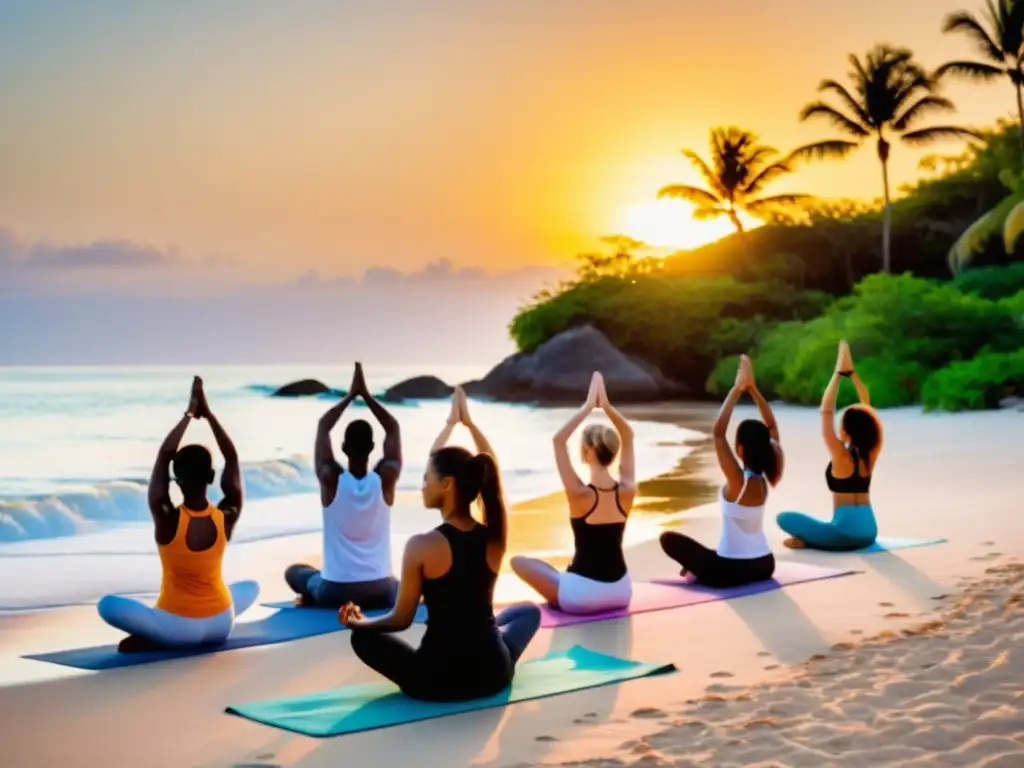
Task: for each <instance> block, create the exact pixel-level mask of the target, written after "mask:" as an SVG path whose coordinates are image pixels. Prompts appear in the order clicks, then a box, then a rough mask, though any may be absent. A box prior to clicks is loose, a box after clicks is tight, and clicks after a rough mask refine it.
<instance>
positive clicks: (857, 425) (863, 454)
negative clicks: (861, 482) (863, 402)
mask: <svg viewBox="0 0 1024 768" xmlns="http://www.w3.org/2000/svg"><path fill="white" fill-rule="evenodd" d="M842 425H843V431H844V432H845V433H846V435H847V437H849V438H850V448H851V450H850V453H851V454H853V459H854V461H855V463H856V466H855V467H854V472H855V473H857V474H859V473H860V467H861V466H863V467H864V469H866V470H867V471H868V472H871V469H872V468H871V454H872V453H874V451H875V449H876V448H877V447H878V445H879V443H880V442H881V441H882V427H881V425H880V424H879V423H878V418H877V417H876V416H875V415H874V413H872V412H871V411H869V410H868V409H867V408H865V407H863V406H858V405H851V406H850V407H849V408H847V409H846V410H845V411H843V418H842Z"/></svg>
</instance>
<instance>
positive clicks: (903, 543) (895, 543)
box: [856, 536, 946, 554]
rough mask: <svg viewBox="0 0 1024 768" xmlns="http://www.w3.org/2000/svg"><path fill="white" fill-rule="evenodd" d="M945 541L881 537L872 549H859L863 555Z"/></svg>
mask: <svg viewBox="0 0 1024 768" xmlns="http://www.w3.org/2000/svg"><path fill="white" fill-rule="evenodd" d="M945 542H946V540H945V539H900V538H897V537H895V536H880V537H879V538H878V539H876V540H875V543H874V544H872V545H871V546H870V547H864V549H858V550H856V551H857V552H859V553H861V554H869V553H871V552H889V551H891V550H893V549H911V548H912V547H930V546H931V545H932V544H944V543H945Z"/></svg>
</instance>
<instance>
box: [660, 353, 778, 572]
mask: <svg viewBox="0 0 1024 768" xmlns="http://www.w3.org/2000/svg"><path fill="white" fill-rule="evenodd" d="M744 392H749V393H750V396H751V397H752V398H753V400H754V402H755V403H756V404H757V410H758V412H759V413H760V415H761V421H758V420H756V419H748V420H746V421H742V422H740V424H739V426H738V427H737V429H736V453H735V454H734V453H733V450H732V448H731V447H730V445H729V440H728V438H727V437H726V430H727V429H728V427H729V419H730V418H731V417H732V411H733V408H734V407H735V406H736V403H737V402H738V401H739V399H740V397H741V396H742V395H743V393H744ZM712 435H713V436H714V440H715V453H716V454H717V455H718V464H719V466H721V468H722V472H723V474H724V475H725V485H724V486H723V487H722V491H721V496H720V498H721V502H722V534H721V538H720V539H719V542H718V548H717V550H710V549H708V548H707V547H704V546H702V545H701V544H699V543H698V542H696V541H694V540H693V539H691V538H690V537H689V536H685V535H683V534H681V533H676V532H675V531H666V532H665V533H663V534H661V548H662V549H663V550H664V551H665V554H667V555H668V556H669V557H671V558H672V559H673V560H675V561H676V562H677V563H679V565H680V566H682V572H681V573H682V575H683V577H684V578H685V579H686V580H687V581H688V582H691V583H693V582H696V583H699V584H704V585H706V586H709V587H719V588H725V587H739V586H742V585H744V584H751V583H753V582H757V581H767V580H768V579H770V578H771V577H772V574H774V573H775V557H774V555H772V551H771V548H770V547H769V546H768V539H767V538H766V537H765V535H764V528H763V523H764V506H765V501H766V500H767V498H768V487H769V486H772V487H774V486H775V485H777V484H778V482H779V480H780V479H781V477H782V461H783V455H782V448H781V446H780V444H779V428H778V426H776V424H775V417H774V415H773V414H772V409H771V406H769V405H768V401H767V400H765V399H764V397H763V396H762V395H761V393H760V391H758V389H757V384H756V383H755V381H754V372H753V367H752V366H751V364H750V359H749V358H748V357H747V356H746V355H743V356H742V357H740V364H739V370H738V371H737V372H736V383H735V384H734V385H733V388H732V389H731V390H730V391H729V395H728V396H727V397H726V398H725V402H724V403H722V409H721V410H720V411H719V412H718V418H717V419H716V420H715V424H714V427H713V429H712ZM737 459H739V461H737ZM741 462H742V467H741V466H740V463H741Z"/></svg>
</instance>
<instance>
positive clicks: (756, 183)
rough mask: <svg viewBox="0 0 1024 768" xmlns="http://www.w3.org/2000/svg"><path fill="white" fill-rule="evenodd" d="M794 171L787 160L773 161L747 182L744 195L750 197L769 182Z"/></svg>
mask: <svg viewBox="0 0 1024 768" xmlns="http://www.w3.org/2000/svg"><path fill="white" fill-rule="evenodd" d="M792 172H793V168H792V167H791V166H790V165H789V163H787V162H785V161H782V162H778V163H772V164H771V165H769V166H768V167H766V168H764V169H762V170H761V171H760V172H759V173H758V174H757V175H756V176H754V178H752V179H751V180H750V181H748V182H747V184H746V186H744V187H743V196H744V197H749V196H750V195H756V194H757V193H758V192H760V191H761V190H762V189H764V188H765V187H766V186H767V185H768V184H771V183H772V182H773V181H775V179H777V178H779V177H780V176H785V175H786V174H787V173H792Z"/></svg>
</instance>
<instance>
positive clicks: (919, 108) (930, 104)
mask: <svg viewBox="0 0 1024 768" xmlns="http://www.w3.org/2000/svg"><path fill="white" fill-rule="evenodd" d="M929 112H956V107H955V106H953V102H952V101H950V100H949V99H946V98H943V97H942V96H923V97H922V98H920V99H918V100H917V101H915V102H914V103H913V104H911V105H910V106H909V107H907V108H906V109H905V110H904V111H903V114H901V115H900V116H899V117H897V118H896V119H895V120H893V121H892V127H893V130H896V131H905V130H906V129H907V128H909V127H910V124H911V123H914V122H917V121H918V120H919V119H920V118H922V117H925V116H926V115H927V114H928V113H929Z"/></svg>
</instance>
